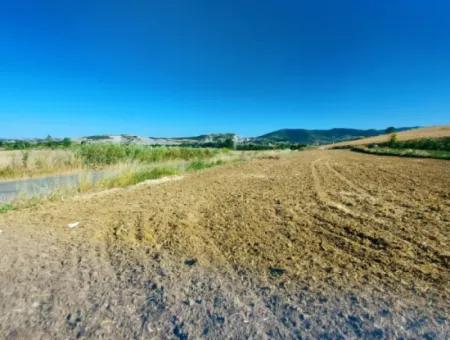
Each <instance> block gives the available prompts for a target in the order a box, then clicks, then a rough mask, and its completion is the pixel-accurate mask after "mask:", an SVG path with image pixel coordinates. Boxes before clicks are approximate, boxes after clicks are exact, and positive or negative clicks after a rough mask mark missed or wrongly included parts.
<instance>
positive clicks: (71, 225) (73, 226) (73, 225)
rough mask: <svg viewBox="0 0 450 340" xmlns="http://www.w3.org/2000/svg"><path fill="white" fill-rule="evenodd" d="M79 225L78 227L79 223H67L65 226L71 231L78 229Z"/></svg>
mask: <svg viewBox="0 0 450 340" xmlns="http://www.w3.org/2000/svg"><path fill="white" fill-rule="evenodd" d="M79 225H80V222H74V223H69V224H68V225H67V227H68V228H71V229H72V228H76V227H78V226H79Z"/></svg>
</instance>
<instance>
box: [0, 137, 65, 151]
mask: <svg viewBox="0 0 450 340" xmlns="http://www.w3.org/2000/svg"><path fill="white" fill-rule="evenodd" d="M71 146H72V140H71V139H70V138H64V139H53V138H52V137H51V136H47V138H45V139H39V140H35V141H27V140H14V141H9V142H6V141H0V148H3V149H5V150H28V149H65V148H69V147H71Z"/></svg>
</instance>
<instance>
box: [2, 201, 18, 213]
mask: <svg viewBox="0 0 450 340" xmlns="http://www.w3.org/2000/svg"><path fill="white" fill-rule="evenodd" d="M12 210H16V207H15V206H14V205H13V204H11V203H4V204H1V205H0V214H3V213H6V212H8V211H12Z"/></svg>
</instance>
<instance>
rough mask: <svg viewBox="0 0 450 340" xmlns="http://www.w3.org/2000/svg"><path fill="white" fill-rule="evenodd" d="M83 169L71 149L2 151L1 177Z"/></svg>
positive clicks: (0, 154) (20, 176) (30, 175)
mask: <svg viewBox="0 0 450 340" xmlns="http://www.w3.org/2000/svg"><path fill="white" fill-rule="evenodd" d="M81 169H83V164H82V161H81V160H80V159H79V158H78V157H77V156H76V155H75V153H74V152H73V151H71V150H21V151H0V178H3V179H9V178H23V177H33V176H40V175H47V174H51V173H62V172H67V171H75V170H81Z"/></svg>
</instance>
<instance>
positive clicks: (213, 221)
mask: <svg viewBox="0 0 450 340" xmlns="http://www.w3.org/2000/svg"><path fill="white" fill-rule="evenodd" d="M449 188H450V170H449V162H448V161H438V160H421V159H405V158H401V159H400V158H395V157H377V156H371V155H363V154H355V153H350V152H346V151H320V150H318V151H311V152H299V153H295V154H292V155H286V156H283V157H281V158H280V159H265V160H256V161H252V162H249V163H246V164H235V165H228V166H225V167H222V168H216V169H210V170H206V171H203V172H200V173H197V174H192V175H189V176H187V177H185V178H183V179H181V180H179V181H173V182H166V183H161V184H160V185H157V186H151V187H150V186H138V187H134V188H131V189H126V190H116V191H112V192H110V193H106V194H104V195H91V196H86V197H85V198H80V197H78V198H74V199H72V200H69V201H66V202H55V203H48V204H45V205H43V206H41V207H39V208H33V209H29V210H22V211H16V212H10V213H7V214H3V215H0V230H1V232H0V249H1V252H2V256H1V257H0V337H1V338H7V339H36V338H38V339H39V338H42V339H47V338H49V337H50V338H59V339H67V338H105V339H112V338H118V339H144V338H175V339H177V338H178V339H187V338H211V339H212V338H248V337H250V338H258V339H259V338H318V337H322V338H352V337H366V338H380V337H382V338H383V337H384V338H392V337H399V336H405V337H410V336H413V337H425V338H427V337H428V338H446V337H449V336H450V326H449V320H448V314H449V312H450V303H449V301H450V300H449V298H450V288H449V286H448V282H449V281H450V272H449V269H450V268H449V258H450V246H449V231H450V229H449V227H450V191H449ZM75 221H79V222H80V225H79V226H78V227H76V228H74V229H69V228H67V224H68V223H72V222H75Z"/></svg>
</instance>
